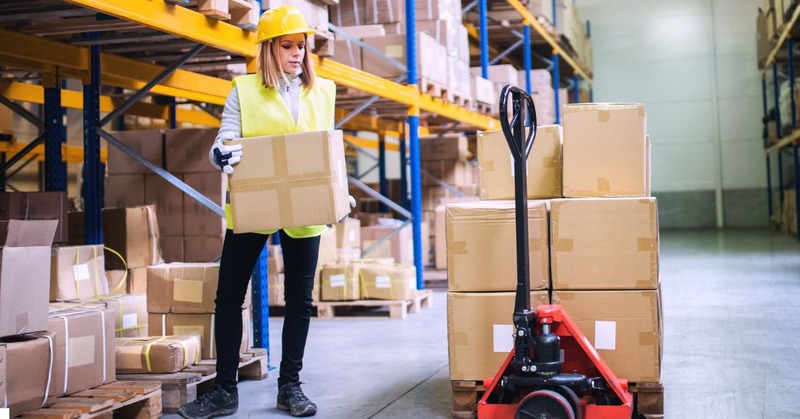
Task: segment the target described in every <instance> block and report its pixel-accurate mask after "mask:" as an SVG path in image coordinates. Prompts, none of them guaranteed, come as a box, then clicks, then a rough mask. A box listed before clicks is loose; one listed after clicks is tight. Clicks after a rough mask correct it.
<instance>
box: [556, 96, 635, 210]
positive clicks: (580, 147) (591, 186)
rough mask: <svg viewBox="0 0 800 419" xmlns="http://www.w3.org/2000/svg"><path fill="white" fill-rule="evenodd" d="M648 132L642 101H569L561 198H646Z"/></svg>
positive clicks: (565, 120)
mask: <svg viewBox="0 0 800 419" xmlns="http://www.w3.org/2000/svg"><path fill="white" fill-rule="evenodd" d="M646 134H647V113H646V111H645V106H644V105H643V104H641V103H590V104H571V105H567V107H566V108H565V111H564V146H563V155H564V178H563V189H564V190H563V192H564V196H565V197H618V196H647V190H648V188H647V169H646V150H645V149H646V140H645V135H646Z"/></svg>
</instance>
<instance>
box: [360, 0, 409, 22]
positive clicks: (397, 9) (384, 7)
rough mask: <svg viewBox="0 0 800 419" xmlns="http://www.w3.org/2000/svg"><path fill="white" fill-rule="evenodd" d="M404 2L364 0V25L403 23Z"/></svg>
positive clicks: (404, 13) (399, 0)
mask: <svg viewBox="0 0 800 419" xmlns="http://www.w3.org/2000/svg"><path fill="white" fill-rule="evenodd" d="M405 16H406V9H405V2H403V1H401V0H366V23H367V24H376V23H377V24H380V23H390V22H404V21H405Z"/></svg>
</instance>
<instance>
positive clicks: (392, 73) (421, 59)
mask: <svg viewBox="0 0 800 419" xmlns="http://www.w3.org/2000/svg"><path fill="white" fill-rule="evenodd" d="M362 41H363V42H364V43H366V44H367V45H370V46H372V47H374V48H375V49H377V50H378V51H380V52H381V53H383V54H384V55H386V56H387V57H389V58H392V59H394V60H397V61H398V62H400V63H402V64H405V63H406V35H405V34H399V35H385V36H376V37H365V38H363V39H362ZM445 56H447V48H446V47H445V46H444V45H442V44H440V43H438V42H436V40H435V39H433V38H432V37H431V36H430V35H428V34H427V33H424V32H419V33H418V34H417V71H418V72H419V77H420V78H422V79H425V80H427V81H431V82H435V83H441V84H443V85H444V84H446V83H447V63H446V60H443V59H442V57H445ZM361 66H362V68H363V70H364V71H365V72H367V73H370V74H373V75H376V76H378V77H385V78H391V79H394V78H396V77H398V76H400V75H402V74H405V73H404V72H403V71H402V70H400V69H399V68H397V67H395V66H393V65H392V64H391V63H389V62H388V61H386V60H385V59H383V58H382V57H378V56H376V55H375V54H372V53H371V52H368V51H365V52H363V54H362V56H361Z"/></svg>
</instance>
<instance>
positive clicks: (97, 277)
mask: <svg viewBox="0 0 800 419" xmlns="http://www.w3.org/2000/svg"><path fill="white" fill-rule="evenodd" d="M82 247H83V246H75V247H74V249H75V261H74V262H73V264H72V266H73V268H75V267H80V266H87V272H86V274H87V275H89V277H90V278H91V275H90V274H89V273H88V268H89V266H88V265H91V268H93V270H94V284H93V285H94V295H91V296H90V295H87V296H86V297H93V296H96V295H105V294H106V290H104V289H103V286H102V284H101V283H100V281H101V280H102V281H105V273H102V274H101V271H100V267H99V266H98V264H97V259H98V256H97V246H90V247H91V248H92V260H91V261H90V262H93V263H91V264H88V263H81V248H82ZM103 270H105V266H104V267H103ZM79 271H80V270H79ZM73 272H74V269H73ZM80 276H81V274H75V275H74V278H73V279H74V280H75V296H76V297H77V298H84V297H83V296H81V288H80V283H81V282H80V281H81V280H83V279H86V278H81V277H80Z"/></svg>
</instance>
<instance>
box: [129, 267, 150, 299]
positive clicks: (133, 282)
mask: <svg viewBox="0 0 800 419" xmlns="http://www.w3.org/2000/svg"><path fill="white" fill-rule="evenodd" d="M146 293H147V268H146V267H143V268H134V269H128V294H146Z"/></svg>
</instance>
